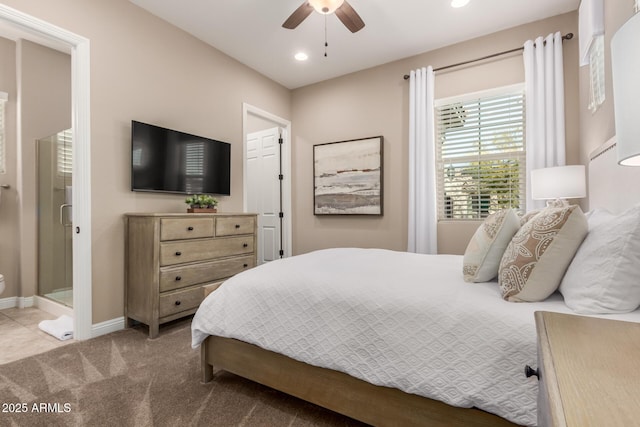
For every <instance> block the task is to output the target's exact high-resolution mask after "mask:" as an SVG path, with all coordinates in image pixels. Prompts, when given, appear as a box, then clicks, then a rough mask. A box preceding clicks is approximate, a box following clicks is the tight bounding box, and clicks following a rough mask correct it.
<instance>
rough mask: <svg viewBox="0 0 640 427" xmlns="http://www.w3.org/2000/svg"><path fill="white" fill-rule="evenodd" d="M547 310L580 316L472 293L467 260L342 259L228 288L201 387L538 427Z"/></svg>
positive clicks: (200, 339)
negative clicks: (238, 386)
mask: <svg viewBox="0 0 640 427" xmlns="http://www.w3.org/2000/svg"><path fill="white" fill-rule="evenodd" d="M608 144H609V145H611V142H610V143H608ZM605 148H606V147H605ZM600 151H601V153H599V154H598V155H597V156H592V157H593V158H594V159H599V160H598V162H600V163H601V162H603V161H608V160H607V158H608V157H610V156H611V154H610V153H608V152H609V151H611V149H610V148H609V149H606V150H600ZM598 167H599V166H596V167H594V168H592V169H593V170H594V171H596V170H597V169H598ZM590 169H591V168H590ZM599 173H602V172H599ZM601 176H607V175H606V174H603V175H601ZM590 181H591V176H590ZM607 181H608V180H607ZM598 184H599V182H593V183H591V182H590V185H591V186H592V187H593V188H594V191H596V189H595V188H596V187H598ZM599 191H601V192H603V193H604V194H610V193H611V191H610V189H606V188H605V189H600V190H599ZM636 200H638V199H636ZM627 203H631V200H627ZM620 208H621V207H620ZM541 310H544V311H555V312H563V313H572V312H573V311H572V310H571V309H570V308H569V307H567V305H566V304H565V302H564V299H563V296H562V295H560V294H559V293H557V292H556V293H554V294H552V295H551V296H550V297H549V298H547V299H545V300H544V301H541V302H533V303H519V304H518V303H512V302H507V301H505V300H504V299H502V298H501V295H500V289H499V287H498V284H497V282H495V281H491V282H486V283H473V284H470V283H467V282H465V281H464V280H463V277H462V256H455V255H418V254H410V253H403V252H394V251H389V250H383V249H359V248H336V249H327V250H320V251H316V252H311V253H308V254H304V255H299V256H296V257H292V258H287V259H283V260H279V261H277V262H272V263H269V264H265V265H262V266H260V267H258V268H255V269H252V270H249V271H246V272H243V273H242V274H240V275H237V276H235V277H233V278H231V279H229V280H228V281H227V282H225V283H224V284H223V285H222V286H221V287H220V288H219V289H217V290H216V291H215V292H213V293H212V294H211V295H209V296H208V297H207V298H206V299H205V301H204V302H203V303H202V305H201V307H200V309H199V310H198V312H197V313H196V315H195V317H194V319H193V324H192V331H193V334H192V335H193V342H192V344H193V346H194V347H197V346H199V345H200V346H201V360H202V363H201V364H202V378H203V381H205V382H206V381H210V380H211V378H212V369H213V366H215V367H216V368H219V369H223V370H226V371H229V372H232V373H234V374H237V375H240V376H243V377H245V378H248V379H251V380H253V381H256V382H259V383H262V384H264V385H267V386H270V387H273V388H275V389H278V390H281V391H283V392H285V393H288V394H291V395H294V396H296V397H299V398H302V399H304V400H307V401H310V402H312V403H316V404H318V405H320V406H323V407H326V408H328V409H331V410H334V411H336V412H339V413H342V414H345V415H348V416H350V417H352V418H355V419H358V420H360V421H364V422H366V423H369V424H373V425H398V426H408V425H431V426H450V425H465V426H501V425H505V426H506V425H514V424H516V425H536V396H537V382H536V381H535V379H532V378H530V379H527V378H525V376H524V366H525V365H535V364H536V333H535V322H534V315H533V313H534V312H535V311H541ZM607 317H609V318H615V319H620V320H629V321H635V322H640V311H639V310H635V311H633V312H631V313H625V314H615V315H607Z"/></svg>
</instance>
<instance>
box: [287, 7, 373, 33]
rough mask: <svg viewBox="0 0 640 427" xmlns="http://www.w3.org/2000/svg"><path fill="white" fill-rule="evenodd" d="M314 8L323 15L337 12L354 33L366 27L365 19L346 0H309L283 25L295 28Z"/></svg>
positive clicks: (291, 28)
mask: <svg viewBox="0 0 640 427" xmlns="http://www.w3.org/2000/svg"><path fill="white" fill-rule="evenodd" d="M314 10H315V11H316V12H318V13H321V14H322V15H329V14H332V13H335V14H336V16H337V17H338V19H339V20H340V21H341V22H342V23H343V24H344V26H345V27H347V28H348V29H349V31H351V32H352V33H355V32H357V31H360V30H361V29H362V28H364V21H363V20H362V18H360V15H358V13H357V12H356V11H355V10H354V9H353V7H351V5H350V4H349V3H347V2H346V0H307V1H305V2H304V3H302V5H301V6H300V7H299V8H297V9H296V10H295V11H294V12H293V13H292V14H291V16H289V17H288V18H287V20H286V21H284V24H282V26H283V27H284V28H288V29H290V30H293V29H294V28H296V27H297V26H298V25H300V23H302V21H304V20H305V19H306V18H307V16H309V15H310V14H311V12H313V11H314Z"/></svg>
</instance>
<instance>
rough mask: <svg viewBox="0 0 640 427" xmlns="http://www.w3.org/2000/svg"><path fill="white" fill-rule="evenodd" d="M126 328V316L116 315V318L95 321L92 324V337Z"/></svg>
mask: <svg viewBox="0 0 640 427" xmlns="http://www.w3.org/2000/svg"><path fill="white" fill-rule="evenodd" d="M120 329H124V316H123V317H116V318H115V319H111V320H105V321H104V322H100V323H94V324H93V325H92V326H91V338H95V337H99V336H100V335H106V334H110V333H111V332H115V331H119V330H120Z"/></svg>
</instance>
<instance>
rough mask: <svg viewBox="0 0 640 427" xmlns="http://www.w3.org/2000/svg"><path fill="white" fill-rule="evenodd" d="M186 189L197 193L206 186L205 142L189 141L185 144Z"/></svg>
mask: <svg viewBox="0 0 640 427" xmlns="http://www.w3.org/2000/svg"><path fill="white" fill-rule="evenodd" d="M184 159H185V172H186V183H185V184H186V191H187V193H189V194H196V193H200V192H201V191H202V188H203V187H204V143H203V142H189V143H187V144H186V146H185V157H184Z"/></svg>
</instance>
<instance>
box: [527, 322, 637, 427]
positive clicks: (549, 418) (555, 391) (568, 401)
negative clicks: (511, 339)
mask: <svg viewBox="0 0 640 427" xmlns="http://www.w3.org/2000/svg"><path fill="white" fill-rule="evenodd" d="M535 318H536V328H537V330H538V377H539V381H540V382H539V390H538V426H540V427H544V426H570V427H573V426H575V427H588V426H593V427H604V426H606V427H614V426H624V427H629V426H640V323H631V322H621V321H616V320H610V319H601V318H593V317H585V316H575V315H569V314H560V313H549V312H536V314H535Z"/></svg>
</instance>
